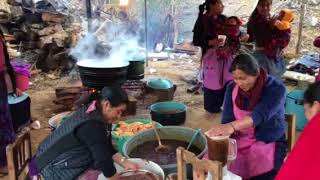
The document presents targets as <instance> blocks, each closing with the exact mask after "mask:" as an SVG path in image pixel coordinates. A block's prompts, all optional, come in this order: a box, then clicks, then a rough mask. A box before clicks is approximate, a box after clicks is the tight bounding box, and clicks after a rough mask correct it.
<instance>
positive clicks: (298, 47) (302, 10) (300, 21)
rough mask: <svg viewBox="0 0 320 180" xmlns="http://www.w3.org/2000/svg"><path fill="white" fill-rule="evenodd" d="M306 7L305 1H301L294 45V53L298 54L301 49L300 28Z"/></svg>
mask: <svg viewBox="0 0 320 180" xmlns="http://www.w3.org/2000/svg"><path fill="white" fill-rule="evenodd" d="M306 8H307V5H306V4H305V3H302V4H301V9H300V19H299V29H298V41H297V46H296V54H299V53H300V50H301V43H302V28H303V21H304V17H305V15H306Z"/></svg>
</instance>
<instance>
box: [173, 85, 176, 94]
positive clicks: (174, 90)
mask: <svg viewBox="0 0 320 180" xmlns="http://www.w3.org/2000/svg"><path fill="white" fill-rule="evenodd" d="M176 90H177V85H175V84H174V85H173V92H176Z"/></svg>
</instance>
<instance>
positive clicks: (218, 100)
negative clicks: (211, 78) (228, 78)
mask: <svg viewBox="0 0 320 180" xmlns="http://www.w3.org/2000/svg"><path fill="white" fill-rule="evenodd" d="M224 92H225V88H223V89H220V90H211V89H208V88H205V87H203V97H204V99H203V100H204V109H205V110H206V111H207V112H209V113H219V112H221V107H222V103H223V97H224Z"/></svg>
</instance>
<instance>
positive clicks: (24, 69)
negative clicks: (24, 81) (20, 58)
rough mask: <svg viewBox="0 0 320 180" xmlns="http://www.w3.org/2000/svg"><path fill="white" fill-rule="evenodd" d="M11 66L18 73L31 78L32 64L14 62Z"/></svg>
mask: <svg viewBox="0 0 320 180" xmlns="http://www.w3.org/2000/svg"><path fill="white" fill-rule="evenodd" d="M11 64H12V67H13V69H14V71H15V72H16V73H18V74H21V75H24V76H26V77H29V78H30V77H31V72H30V67H31V65H30V64H23V63H18V62H12V63H11Z"/></svg>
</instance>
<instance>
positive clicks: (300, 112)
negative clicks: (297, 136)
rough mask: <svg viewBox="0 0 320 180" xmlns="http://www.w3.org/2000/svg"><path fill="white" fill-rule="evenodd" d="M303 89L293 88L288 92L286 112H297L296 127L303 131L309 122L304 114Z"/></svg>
mask: <svg viewBox="0 0 320 180" xmlns="http://www.w3.org/2000/svg"><path fill="white" fill-rule="evenodd" d="M303 95H304V91H303V90H293V91H290V92H289V93H288V94H287V99H286V113H287V114H295V115H296V118H297V126H296V129H297V130H298V131H302V130H303V128H304V127H305V126H306V124H307V119H306V117H305V115H304V108H303Z"/></svg>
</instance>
